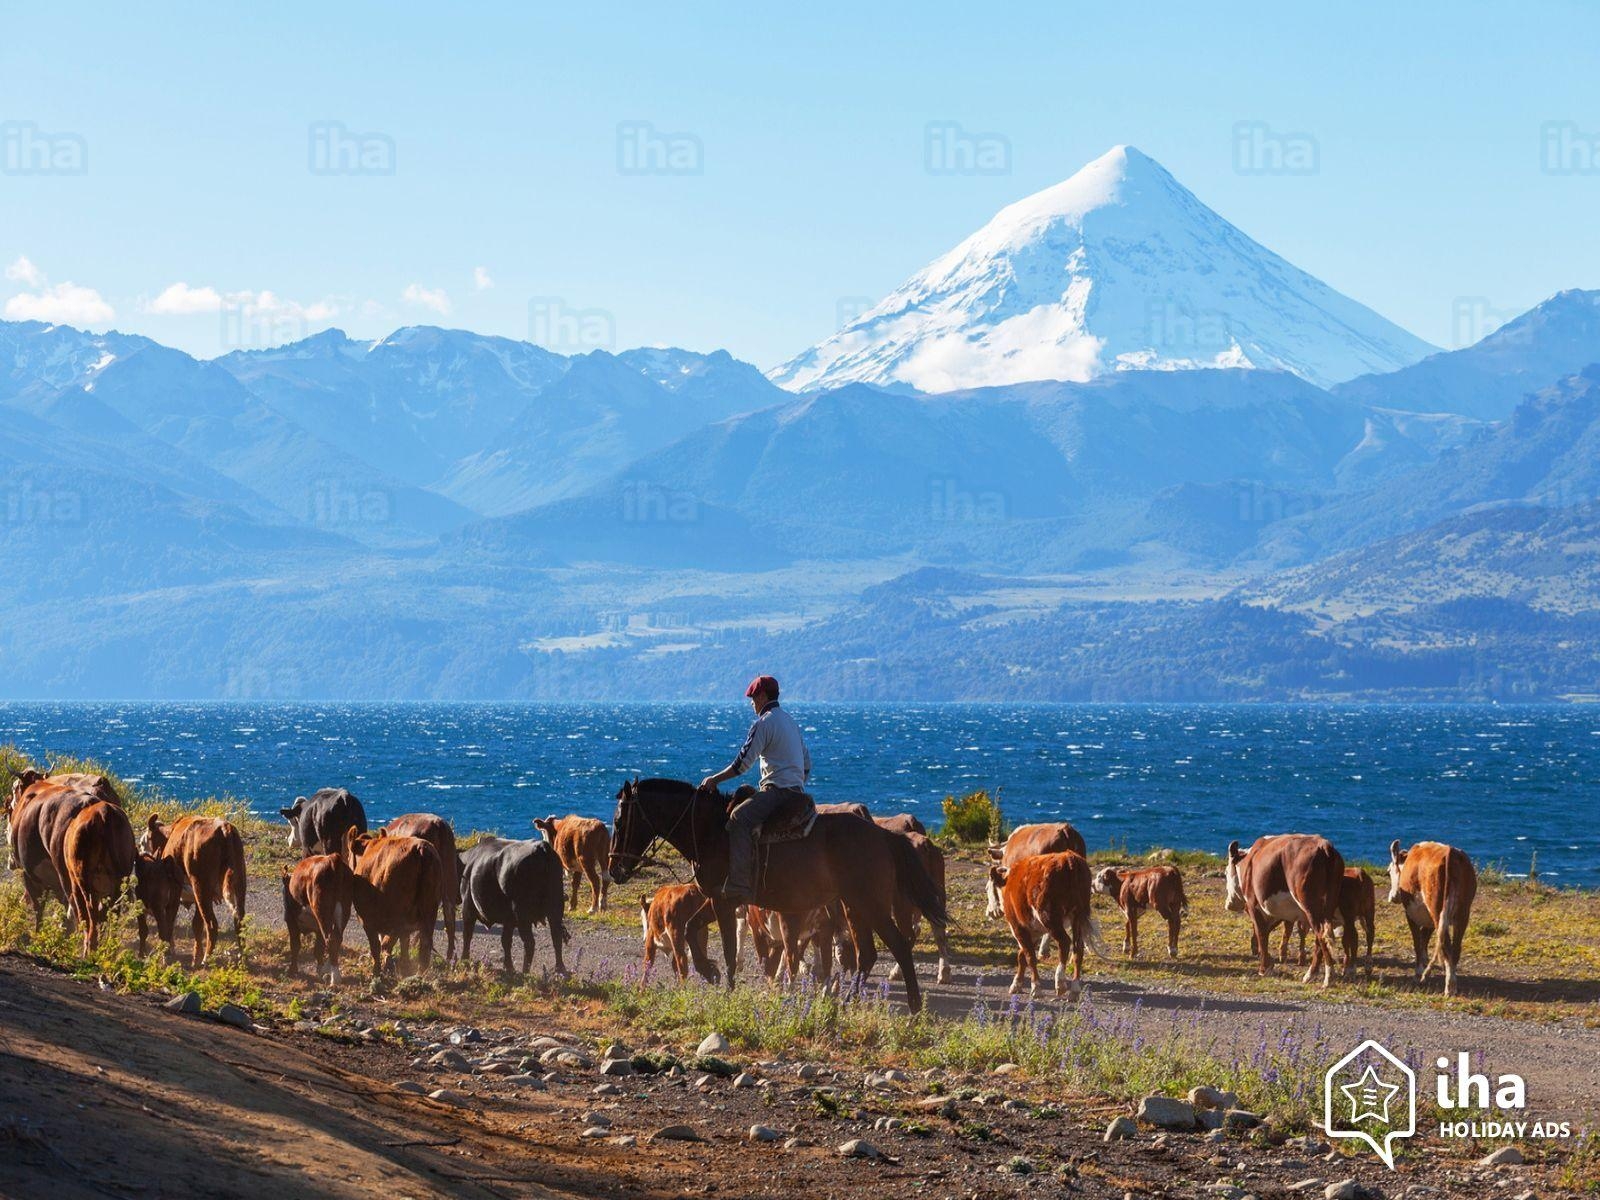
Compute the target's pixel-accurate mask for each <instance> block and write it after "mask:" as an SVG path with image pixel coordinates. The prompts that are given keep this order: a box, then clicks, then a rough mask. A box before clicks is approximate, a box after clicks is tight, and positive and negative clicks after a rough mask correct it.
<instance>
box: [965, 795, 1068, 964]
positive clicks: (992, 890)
mask: <svg viewBox="0 0 1600 1200" xmlns="http://www.w3.org/2000/svg"><path fill="white" fill-rule="evenodd" d="M1069 850H1070V851H1071V852H1072V853H1074V854H1077V855H1079V856H1082V857H1087V855H1088V853H1089V850H1088V847H1087V846H1085V844H1084V841H1083V834H1081V833H1079V832H1078V831H1077V830H1076V829H1074V828H1073V827H1072V826H1071V825H1069V824H1068V823H1067V822H1066V821H1048V822H1045V823H1042V824H1038V825H1019V826H1017V827H1016V828H1015V829H1013V830H1012V831H1011V836H1010V837H1008V838H1007V839H1006V840H1005V844H1004V845H1000V844H999V843H997V842H990V843H989V859H990V865H991V866H1000V867H1004V868H1006V869H1007V870H1010V869H1011V868H1012V867H1014V866H1016V865H1017V864H1018V863H1019V862H1021V861H1022V860H1023V859H1025V858H1032V857H1033V856H1034V855H1036V854H1063V853H1065V852H1067V851H1069ZM1000 891H1001V889H1000V887H999V885H997V884H996V883H995V882H994V880H993V879H991V880H990V881H989V885H988V899H989V903H988V905H987V907H986V908H985V910H984V912H985V915H987V916H988V917H989V918H990V919H991V920H995V921H998V920H999V919H1000V918H1001V917H1003V916H1005V909H1004V906H1003V905H1002V903H1001V900H1000ZM1040 953H1043V951H1042V950H1041V951H1040Z"/></svg>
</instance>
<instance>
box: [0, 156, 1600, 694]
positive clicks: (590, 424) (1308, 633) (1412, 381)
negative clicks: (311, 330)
mask: <svg viewBox="0 0 1600 1200" xmlns="http://www.w3.org/2000/svg"><path fill="white" fill-rule="evenodd" d="M1152 304H1155V305H1156V306H1157V308H1156V309H1154V310H1152V309H1150V308H1149V306H1150V305H1152ZM1141 311H1142V312H1144V313H1145V315H1146V317H1148V316H1149V315H1150V313H1151V312H1152V311H1154V312H1157V313H1158V315H1159V314H1166V315H1163V316H1161V320H1160V321H1155V322H1152V321H1150V320H1145V321H1144V323H1143V325H1140V324H1139V322H1138V320H1136V314H1138V313H1139V312H1141ZM874 314H876V315H874ZM1166 316H1171V317H1172V318H1173V323H1172V324H1171V325H1170V326H1168V325H1163V324H1162V322H1165V321H1166ZM1213 318H1214V319H1213ZM1074 322H1076V323H1074ZM1172 329H1179V330H1182V331H1184V332H1183V337H1185V338H1191V340H1192V344H1191V345H1187V346H1183V347H1179V346H1177V345H1176V344H1175V343H1173V342H1172V341H1171V340H1170V339H1166V338H1165V334H1166V332H1168V331H1170V330H1172ZM846 335H848V336H846ZM1153 335H1155V336H1153ZM952 339H954V340H953V341H952ZM1091 342H1092V343H1093V347H1092V349H1093V353H1092V354H1087V355H1086V352H1085V353H1080V352H1084V351H1085V347H1087V346H1088V345H1089V343H1091ZM1430 350H1431V348H1430V347H1427V346H1426V345H1424V344H1423V343H1421V342H1420V341H1418V340H1417V339H1415V338H1412V337H1410V335H1407V334H1404V333H1403V331H1400V330H1397V329H1396V328H1395V327H1393V326H1392V325H1389V324H1388V323H1387V322H1385V321H1384V320H1383V319H1382V318H1380V317H1378V316H1377V315H1376V314H1374V313H1372V312H1370V310H1367V309H1364V308H1362V307H1361V306H1360V305H1358V304H1356V303H1355V302H1353V301H1350V300H1347V299H1345V298H1343V297H1340V296H1338V295H1337V294H1336V293H1333V292H1332V291H1331V290H1330V289H1328V288H1326V286H1325V285H1323V284H1321V283H1319V282H1318V281H1316V280H1315V279H1313V278H1311V277H1310V276H1308V275H1305V274H1304V273H1303V272H1299V271H1297V270H1296V269H1295V268H1293V267H1291V266H1290V265H1289V264H1287V263H1285V262H1283V260H1281V259H1279V258H1277V257H1276V256H1274V255H1272V254H1271V253H1270V252H1269V251H1267V250H1265V249H1263V248H1262V247H1260V246H1258V245H1257V244H1256V243H1254V242H1252V241H1250V240H1249V239H1248V238H1247V237H1245V236H1244V235H1243V234H1242V233H1240V232H1239V231H1238V230H1236V229H1234V228H1233V227H1232V226H1231V225H1228V224H1227V223H1226V222H1225V221H1223V220H1222V218H1220V217H1217V216H1216V215H1215V214H1214V213H1211V212H1210V211H1209V210H1208V209H1205V208H1204V206H1203V205H1201V204H1200V202H1199V201H1198V200H1196V199H1195V198H1194V197H1193V196H1192V195H1191V194H1190V193H1188V192H1187V191H1185V190H1184V189H1183V188H1182V187H1181V185H1179V184H1178V183H1177V182H1176V181H1175V180H1173V179H1172V177H1171V176H1170V175H1168V174H1167V173H1166V172H1165V171H1164V170H1163V169H1162V168H1161V167H1160V166H1159V165H1158V164H1156V163H1154V162H1153V161H1152V160H1150V159H1148V158H1147V157H1145V156H1144V155H1142V154H1140V153H1139V152H1138V151H1136V150H1133V149H1131V148H1119V149H1118V150H1115V151H1113V152H1112V153H1111V154H1109V155H1107V156H1105V157H1103V158H1102V159H1100V160H1097V161H1096V162H1095V163H1093V164H1091V165H1090V166H1089V167H1087V168H1085V169H1084V171H1082V172H1080V173H1079V174H1078V175H1076V176H1074V177H1073V178H1072V179H1070V180H1068V181H1067V182H1066V183H1064V184H1061V185H1059V186H1058V187H1056V188H1052V189H1047V191H1045V192H1042V193H1040V194H1038V195H1037V196H1034V197H1030V198H1028V199H1027V200H1024V201H1021V202H1019V204H1017V205H1013V206H1012V207H1011V208H1009V209H1007V210H1005V211H1004V212H1002V213H1001V214H1000V215H999V216H998V217H996V218H995V219H994V221H992V222H990V224H989V225H987V226H985V227H984V229H983V230H980V231H979V233H978V234H975V235H974V236H973V237H972V238H969V239H968V240H967V241H966V242H964V243H963V244H962V246H961V247H958V248H957V250H956V251H953V252H952V253H951V255H947V256H946V257H945V258H944V259H941V260H939V261H938V262H937V263H935V264H934V266H933V267H930V268H929V269H928V270H927V271H925V272H923V273H922V274H921V275H919V276H918V277H917V278H916V279H915V280H913V281H912V283H911V284H908V285H906V287H905V288H902V289H899V290H898V291H897V292H896V293H894V294H893V295H891V296H890V297H889V298H888V299H886V300H885V301H884V302H883V303H882V304H880V305H879V306H878V307H877V309H875V310H873V312H871V313H868V314H867V315H866V316H864V317H863V318H862V319H861V321H860V322H858V323H857V324H856V326H853V327H852V330H847V331H845V333H844V334H841V335H840V336H839V337H837V338H835V339H830V340H829V341H828V342H825V343H823V344H822V345H821V346H819V347H816V348H814V349H813V350H811V351H807V352H806V353H804V354H802V355H800V356H799V357H798V358H796V359H795V360H793V361H792V362H791V363H790V364H787V365H786V366H785V367H783V368H780V369H779V370H777V371H775V372H773V373H772V375H771V376H770V377H769V376H768V375H766V374H763V372H761V371H760V370H759V369H758V368H756V367H755V366H753V365H751V364H749V363H744V362H741V361H739V360H737V359H735V358H734V357H732V356H731V355H729V354H728V353H727V352H725V351H721V350H718V351H714V352H710V353H698V352H692V351H687V350H681V349H669V348H643V349H638V350H629V351H625V352H622V353H617V354H612V353H608V352H603V351H594V352H591V353H587V354H581V355H574V356H570V357H569V356H563V355H559V354H556V353H554V352H552V351H550V350H547V349H544V348H542V347H539V346H536V345H532V344H529V343H526V342H519V341H515V340H511V339H506V338H496V337H487V336H483V335H479V334H475V333H470V332H467V331H462V330H446V329H437V328H432V327H411V328H405V329H400V330H397V331H395V332H394V333H392V334H390V335H389V336H388V337H385V338H382V339H379V340H376V341H359V340H354V339H351V338H349V337H347V336H346V335H345V334H344V333H342V332H340V331H338V330H328V331H326V332H323V333H319V334H317V335H315V336H313V337H310V338H307V339H305V340H303V341H299V342H295V343H292V344H289V345H284V346H279V347H275V348H273V349H269V350H255V351H242V352H238V353H234V354H229V355H226V356H224V357H222V358H220V359H217V360H214V361H210V362H207V361H201V360H197V359H195V358H192V357H190V356H188V355H186V354H183V353H181V352H179V351H176V350H172V349H169V348H167V347H164V346H161V345H159V344H158V343H156V342H153V341H151V340H149V339H146V338H142V337H137V336H130V335H124V334H118V333H103V334H101V333H87V332H82V331H78V330H74V329H69V328H67V327H64V326H56V325H43V324H39V323H36V322H0V452H4V453H5V454H6V455H7V457H8V462H9V464H10V465H9V467H8V470H7V473H6V479H5V481H4V482H3V483H0V518H3V521H0V549H3V550H4V551H5V552H6V553H7V555H8V561H9V562H11V563H13V564H14V569H13V570H12V571H10V572H8V573H7V575H6V577H5V579H4V582H0V611H4V612H5V614H6V617H7V620H6V621H5V622H0V656H3V658H4V661H5V662H6V663H7V667H8V670H7V672H6V673H5V674H4V676H3V678H0V695H12V696H39V695H49V696H96V695H98V696H163V697H179V696H182V697H188V696H228V697H237V698H250V697H346V698H368V699H371V698H433V697H455V698H479V699H486V698H505V697H513V698H537V699H559V698H577V697H585V698H587V697H612V698H623V697H626V698H634V697H637V696H641V695H643V696H660V697H677V696H708V695H720V694H722V693H723V692H724V691H725V690H726V689H728V688H730V687H732V686H733V685H734V684H735V683H737V682H739V681H740V680H741V678H742V677H744V676H748V674H750V671H751V668H752V666H753V665H754V664H756V663H758V662H759V663H764V664H767V665H769V666H772V667H774V668H781V669H782V670H784V671H788V672H790V673H792V674H794V675H796V676H798V677H799V678H800V679H801V680H803V681H805V682H804V684H803V687H804V690H805V691H806V693H807V694H809V695H811V696H813V697H821V696H835V697H839V698H846V697H857V698H859V697H874V696H878V695H882V694H889V685H888V683H887V682H886V673H887V672H889V671H890V670H891V669H892V670H894V671H895V672H900V673H901V674H899V675H898V678H900V679H901V681H902V682H901V683H900V684H898V685H896V686H897V687H903V688H905V689H906V691H907V692H908V693H909V694H916V695H918V696H920V697H923V698H929V699H937V698H1010V697H1014V696H1015V695H1017V694H1018V692H1017V690H1016V689H1017V688H1019V687H1021V686H1022V683H1021V682H1020V681H1026V687H1025V689H1024V691H1025V694H1027V695H1028V696H1030V697H1033V698H1057V699H1071V698H1095V697H1098V698H1108V699H1109V698H1116V699H1136V698H1145V699H1157V698H1175V697H1182V698H1189V699H1203V698H1214V699H1233V698H1252V697H1292V696H1296V695H1341V696H1343V695H1360V696H1372V695H1422V696H1427V697H1429V698H1448V697H1455V698H1461V697H1482V696H1486V695H1493V696H1501V697H1506V698H1510V697H1513V696H1550V695H1562V694H1569V693H1582V692H1589V691H1595V692H1600V665H1597V664H1600V653H1596V644H1595V642H1594V639H1593V635H1592V632H1591V631H1590V623H1591V621H1592V620H1593V619H1594V613H1595V611H1596V610H1597V609H1600V594H1597V591H1596V580H1597V579H1600V572H1597V571H1596V570H1595V569H1594V563H1595V561H1596V557H1595V556H1596V553H1597V550H1600V532H1597V531H1596V517H1595V516H1594V513H1595V511H1596V507H1597V505H1596V499H1597V497H1600V366H1597V365H1596V364H1600V293H1597V292H1586V291H1567V292H1562V293H1559V294H1557V295H1555V296H1553V297H1552V298H1551V299H1549V300H1547V301H1546V302H1544V303H1543V304H1541V305H1539V306H1537V307H1536V308H1534V309H1533V310H1531V311H1530V312H1528V313H1526V314H1524V315H1523V316H1521V317H1519V318H1517V319H1516V320H1514V321H1512V322H1510V323H1508V324H1507V325H1505V326H1503V327H1502V328H1500V329H1499V330H1497V331H1495V332H1494V333H1492V334H1490V335H1489V336H1488V337H1486V338H1484V339H1483V340H1482V341H1480V342H1479V343H1477V344H1475V345H1473V346H1469V347H1466V348H1463V349H1459V350H1454V351H1449V352H1439V353H1432V352H1430ZM932 362H940V363H943V364H944V366H945V367H946V368H950V369H948V370H945V371H944V373H943V374H938V373H934V374H927V373H925V372H924V368H926V367H927V365H928V364H929V363H932ZM918 364H920V365H918ZM957 367H959V369H956V368H957ZM1079 367H1083V369H1082V370H1080V369H1079ZM941 369H943V368H941ZM908 371H909V374H908V373H907V372H908ZM1035 373H1042V374H1041V375H1040V377H1034V375H1035ZM914 384H915V385H920V386H914ZM780 385H781V386H780ZM1530 664H1531V665H1530Z"/></svg>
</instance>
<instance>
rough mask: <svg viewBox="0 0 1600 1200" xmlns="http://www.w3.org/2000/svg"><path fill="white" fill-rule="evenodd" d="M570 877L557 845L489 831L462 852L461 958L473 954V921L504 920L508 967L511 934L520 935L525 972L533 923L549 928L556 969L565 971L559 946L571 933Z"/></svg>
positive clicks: (502, 942)
mask: <svg viewBox="0 0 1600 1200" xmlns="http://www.w3.org/2000/svg"><path fill="white" fill-rule="evenodd" d="M565 906H566V880H565V877H564V876H563V875H562V871H561V860H560V859H559V858H557V857H556V852H555V848H554V847H553V846H551V845H550V843H549V842H546V841H543V840H542V839H532V840H529V841H525V842H519V841H510V840H508V839H506V838H497V837H486V838H484V839H483V840H482V841H481V842H479V843H478V844H477V845H476V846H473V847H472V849H470V850H468V851H466V852H465V853H463V854H462V855H461V934H462V937H461V961H462V962H467V961H469V960H470V958H471V956H472V926H473V924H474V923H475V922H478V921H482V922H483V924H484V925H485V926H490V925H498V926H500V946H501V950H502V953H503V954H504V957H505V970H506V973H507V974H510V973H511V936H512V934H513V933H517V934H521V936H522V973H523V974H524V975H526V974H527V973H528V965H529V964H530V963H531V962H532V961H533V927H534V926H535V925H537V924H539V923H541V922H543V923H544V924H545V925H547V926H549V928H550V943H551V945H552V946H554V947H555V952H556V970H557V972H559V973H561V974H563V975H564V974H566V970H567V968H566V964H565V963H563V962H562V961H561V946H562V943H564V942H566V941H567V940H568V939H569V938H570V937H571V936H572V935H571V934H569V933H568V932H567V929H566V926H565V924H564V923H563V916H562V914H563V912H564V911H565Z"/></svg>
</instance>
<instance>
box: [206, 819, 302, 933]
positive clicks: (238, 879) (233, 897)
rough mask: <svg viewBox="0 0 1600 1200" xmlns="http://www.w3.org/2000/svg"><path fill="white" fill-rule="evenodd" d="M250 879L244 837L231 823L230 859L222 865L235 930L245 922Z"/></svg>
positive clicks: (224, 884) (223, 886) (223, 883)
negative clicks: (246, 898) (247, 871)
mask: <svg viewBox="0 0 1600 1200" xmlns="http://www.w3.org/2000/svg"><path fill="white" fill-rule="evenodd" d="M249 886H250V884H249V880H248V878H247V876H246V874H245V867H244V839H243V838H242V837H240V836H239V831H238V830H237V829H235V828H234V827H233V826H232V825H231V824H230V825H229V826H228V861H227V862H226V863H224V864H223V867H222V894H223V896H224V897H225V898H226V900H227V902H228V908H229V910H230V911H231V912H232V913H233V931H234V933H238V932H239V929H240V927H241V925H242V924H243V922H244V897H245V892H246V891H247V890H248V889H249ZM283 886H284V891H285V892H287V891H288V888H289V881H288V880H287V879H285V880H284V882H283Z"/></svg>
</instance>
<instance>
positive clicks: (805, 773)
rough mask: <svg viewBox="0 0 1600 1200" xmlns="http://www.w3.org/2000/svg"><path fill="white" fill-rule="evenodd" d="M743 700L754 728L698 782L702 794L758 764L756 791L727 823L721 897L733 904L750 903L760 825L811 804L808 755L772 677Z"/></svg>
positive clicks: (749, 689) (752, 685) (751, 688)
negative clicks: (725, 873) (727, 759)
mask: <svg viewBox="0 0 1600 1200" xmlns="http://www.w3.org/2000/svg"><path fill="white" fill-rule="evenodd" d="M744 694H745V696H746V697H747V698H748V699H749V701H750V705H751V707H752V708H754V709H755V710H756V719H755V724H753V725H751V726H750V733H749V735H748V736H746V738H745V739H744V745H743V746H741V747H740V748H739V754H738V756H737V757H736V758H735V759H734V760H733V762H732V763H730V764H729V765H728V766H726V767H724V768H723V769H722V770H720V771H718V772H717V773H716V774H715V775H707V776H706V777H705V778H704V779H702V780H701V781H700V786H701V787H702V788H714V787H716V786H717V785H718V784H720V783H722V782H723V781H724V780H728V779H734V778H736V777H738V776H740V775H743V774H744V773H745V772H746V771H748V770H749V769H750V768H751V766H753V765H754V763H755V761H756V759H757V758H759V759H760V760H761V786H760V787H759V788H758V789H757V791H756V792H755V794H754V795H752V796H751V797H750V798H749V799H747V800H745V801H744V802H743V803H741V804H740V805H739V806H738V807H736V808H735V809H734V810H733V813H732V814H731V816H730V817H729V818H728V843H729V844H728V880H727V882H726V883H724V884H723V885H722V891H721V896H722V897H723V899H725V900H731V901H733V902H734V903H735V904H748V903H750V902H751V901H752V900H754V899H755V873H756V834H757V832H758V831H759V830H760V828H761V826H762V824H763V822H765V821H766V820H768V819H769V818H770V817H771V816H772V815H773V814H774V813H775V812H777V811H779V810H780V809H782V808H784V807H786V806H788V805H793V804H796V803H800V802H803V803H805V804H806V805H810V803H811V797H810V796H808V795H806V792H805V784H806V781H807V780H808V779H809V778H810V777H811V752H810V751H809V750H807V749H806V740H805V738H803V737H802V736H801V735H800V726H799V725H797V724H796V723H795V719H794V718H793V717H791V716H790V715H789V714H788V713H786V712H784V711H783V710H782V709H781V708H779V707H778V681H777V680H776V679H774V678H773V677H772V676H771V675H761V676H758V677H757V678H755V679H753V680H751V681H750V686H749V687H747V688H746V689H745V692H744Z"/></svg>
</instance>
